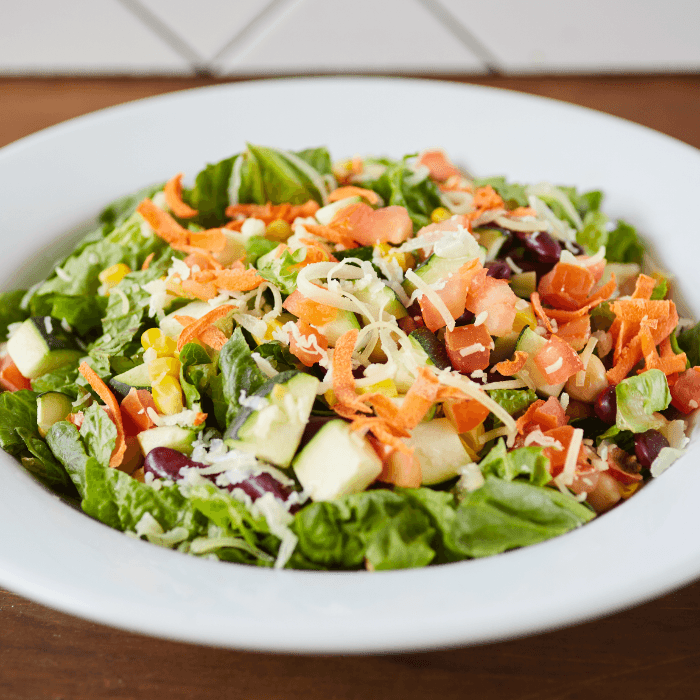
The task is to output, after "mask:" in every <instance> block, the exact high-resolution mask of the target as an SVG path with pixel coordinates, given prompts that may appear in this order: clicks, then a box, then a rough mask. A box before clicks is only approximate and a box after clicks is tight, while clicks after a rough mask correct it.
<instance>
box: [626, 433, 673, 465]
mask: <svg viewBox="0 0 700 700" xmlns="http://www.w3.org/2000/svg"><path fill="white" fill-rule="evenodd" d="M664 447H670V445H669V444H668V440H667V439H666V438H665V437H664V436H663V435H662V434H661V433H660V432H659V431H658V430H647V431H646V432H645V433H637V435H635V436H634V454H635V455H637V459H638V460H639V463H640V464H641V465H642V466H643V467H646V468H647V469H648V468H649V467H650V466H651V464H652V462H653V461H654V460H655V459H656V458H657V457H658V456H659V452H661V450H662V449H663V448H664Z"/></svg>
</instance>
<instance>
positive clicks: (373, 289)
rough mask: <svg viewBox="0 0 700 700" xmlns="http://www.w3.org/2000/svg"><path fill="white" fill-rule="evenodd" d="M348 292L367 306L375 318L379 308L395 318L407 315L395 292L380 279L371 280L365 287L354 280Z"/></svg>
mask: <svg viewBox="0 0 700 700" xmlns="http://www.w3.org/2000/svg"><path fill="white" fill-rule="evenodd" d="M350 293H351V294H353V296H355V297H357V299H358V301H361V302H362V303H363V304H366V305H367V306H368V307H369V310H370V312H371V313H372V315H373V316H374V318H375V319H376V320H379V312H380V310H381V309H384V311H385V312H386V313H387V314H389V315H390V316H393V317H394V318H396V319H399V318H403V317H404V316H407V315H408V311H406V307H405V306H404V305H403V304H402V303H401V302H400V301H399V298H398V296H396V292H395V291H394V290H393V289H392V288H391V287H388V286H387V285H386V284H383V283H382V282H381V281H376V282H373V283H372V284H369V285H368V286H366V287H363V286H361V285H360V284H358V282H355V283H354V284H353V288H352V290H351V292H350Z"/></svg>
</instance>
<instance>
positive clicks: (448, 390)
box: [0, 145, 700, 570]
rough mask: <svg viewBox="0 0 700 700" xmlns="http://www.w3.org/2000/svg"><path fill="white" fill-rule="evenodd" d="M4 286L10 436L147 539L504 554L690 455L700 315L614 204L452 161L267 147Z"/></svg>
mask: <svg viewBox="0 0 700 700" xmlns="http://www.w3.org/2000/svg"><path fill="white" fill-rule="evenodd" d="M182 179H183V175H182V174H178V175H176V176H174V177H173V178H172V179H170V180H169V181H168V182H166V183H165V184H159V185H156V186H153V187H149V188H146V189H144V190H142V191H140V192H137V193H135V194H134V195H131V196H128V197H125V198H122V199H120V200H118V201H116V202H114V203H113V204H111V205H110V206H109V207H107V208H106V209H105V210H104V211H103V212H102V214H101V215H100V217H99V226H98V228H96V229H95V230H94V231H93V232H91V233H90V234H88V235H87V236H85V237H84V238H83V239H82V240H81V241H80V242H79V243H78V245H77V246H76V248H75V249H74V250H73V252H72V253H71V254H70V255H68V256H67V257H66V258H65V259H63V260H61V261H59V263H58V264H57V265H56V266H55V268H54V271H53V273H52V274H51V275H50V276H49V277H48V278H47V279H46V280H43V281H42V282H40V283H38V284H36V285H34V286H33V287H32V288H30V289H28V290H15V291H8V292H4V293H2V294H1V295H0V296H1V298H0V334H2V340H3V341H4V342H3V343H2V345H1V346H0V358H1V359H0V385H1V387H2V390H3V391H2V393H0V446H1V447H2V448H3V449H4V450H6V451H7V452H8V453H10V454H11V455H14V456H15V457H16V458H17V459H18V460H19V461H21V463H22V465H23V466H24V467H25V468H26V469H27V470H28V471H29V472H30V473H31V474H33V475H34V476H35V477H36V478H37V479H39V480H40V481H41V482H43V483H44V484H45V485H47V486H48V487H49V488H51V489H52V490H54V491H55V492H56V493H58V494H60V495H61V497H62V498H63V499H64V500H66V501H68V502H70V503H73V504H75V505H76V506H79V507H80V508H82V510H83V511H84V512H85V513H87V514H88V515H89V516H92V517H93V518H95V519H97V520H100V521H102V522H103V523H105V524H107V525H109V526H111V527H113V528H117V529H119V530H121V531H123V532H125V533H126V534H127V535H128V536H131V537H134V538H140V539H145V540H148V541H149V542H152V543H154V544H158V545H161V546H165V547H169V548H172V549H176V550H178V551H181V552H185V553H189V554H193V555H197V556H205V557H209V558H218V559H221V560H225V561H231V562H236V563H241V564H252V565H259V566H268V567H277V568H281V567H287V568H300V569H368V570H380V569H396V568H407V567H419V566H427V565H434V564H441V563H448V562H454V561H459V560H464V559H471V558H475V557H483V556H489V555H492V554H497V553H500V552H504V551H506V550H510V549H514V548H518V547H523V546H526V545H529V544H534V543H537V542H541V541H543V540H546V539H548V538H551V537H554V536H557V535H561V534H563V533H566V532H568V531H570V530H572V529H574V528H577V527H579V526H581V525H583V524H585V523H586V522H588V521H590V520H591V519H593V518H594V517H596V516H597V515H599V514H601V513H604V512H606V511H608V510H610V509H611V508H613V507H616V506H617V505H618V504H620V503H621V502H622V501H624V500H626V499H627V498H629V497H631V496H632V495H633V494H634V493H636V491H638V490H639V489H640V488H642V487H643V486H644V484H645V483H647V482H648V481H649V480H650V479H652V478H654V477H656V476H658V475H659V474H661V473H662V472H663V471H664V470H665V469H666V468H667V467H668V466H669V465H670V464H671V463H672V462H673V461H674V460H676V459H677V458H678V457H679V456H680V455H681V454H682V452H683V448H684V446H685V445H686V443H687V442H688V438H687V437H686V431H687V418H688V416H689V414H691V413H692V412H693V411H695V410H696V409H697V408H698V405H699V403H700V324H698V325H696V326H694V325H693V324H692V322H690V321H687V320H685V319H681V318H679V315H678V311H677V309H676V306H675V304H674V302H673V301H672V300H671V299H670V298H669V297H670V291H671V289H670V287H671V278H670V277H669V276H668V275H666V274H664V273H661V272H659V271H656V272H650V263H649V261H648V260H645V253H644V247H643V244H642V242H641V241H640V239H639V238H638V236H637V234H636V231H635V229H634V228H633V227H632V226H630V225H629V224H627V223H625V222H622V221H616V222H615V221H611V220H609V218H608V217H607V216H606V215H605V214H604V213H603V211H602V210H601V203H602V194H601V193H600V192H585V193H580V192H578V191H577V190H576V189H574V188H572V187H563V186H555V185H552V184H550V183H538V184H534V185H522V184H516V183H512V182H508V181H507V180H506V179H505V178H503V177H490V178H485V179H484V178H474V177H472V176H470V175H468V174H467V173H465V172H463V171H462V170H460V169H459V168H458V167H457V166H455V165H454V164H453V163H452V162H451V161H450V159H449V158H448V157H447V155H446V154H445V153H444V152H443V151H440V150H429V151H424V152H422V153H420V154H417V155H416V154H413V155H410V156H406V157H404V158H401V159H398V160H394V159H390V158H384V157H355V158H351V159H349V160H345V161H341V162H336V163H334V162H333V161H332V160H331V157H330V155H329V153H328V151H327V150H326V149H324V148H314V149H307V150H304V151H299V152H291V151H285V150H280V149H274V148H266V147H260V146H253V145H249V146H248V147H247V148H246V150H245V151H244V152H242V153H240V154H237V155H234V156H232V157H230V158H227V159H225V160H223V161H221V162H219V163H216V164H212V165H208V166H207V167H206V168H205V169H204V170H203V171H201V172H200V173H199V174H198V175H197V176H196V178H195V179H194V182H193V186H192V187H191V188H190V189H187V188H183V185H182Z"/></svg>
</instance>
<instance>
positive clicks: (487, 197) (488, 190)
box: [468, 185, 505, 219]
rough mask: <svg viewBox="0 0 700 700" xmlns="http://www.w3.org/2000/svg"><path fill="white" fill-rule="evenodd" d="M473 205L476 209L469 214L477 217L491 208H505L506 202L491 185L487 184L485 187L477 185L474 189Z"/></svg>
mask: <svg viewBox="0 0 700 700" xmlns="http://www.w3.org/2000/svg"><path fill="white" fill-rule="evenodd" d="M472 206H473V207H474V210H473V211H472V212H470V213H469V214H468V217H469V218H470V219H477V218H478V217H479V216H481V215H482V214H483V213H484V212H485V211H488V210H489V209H504V208H505V202H504V201H503V199H502V198H501V196H500V195H499V194H498V193H497V192H496V190H494V189H493V187H491V185H486V186H485V187H477V188H476V189H475V190H474V198H473V199H472Z"/></svg>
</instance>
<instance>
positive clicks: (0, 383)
mask: <svg viewBox="0 0 700 700" xmlns="http://www.w3.org/2000/svg"><path fill="white" fill-rule="evenodd" d="M0 387H2V388H3V389H5V390H6V391H19V390H20V389H31V388H32V385H31V382H30V381H29V380H28V379H27V378H26V377H25V376H24V375H23V374H22V373H21V372H20V371H19V370H18V369H17V365H16V364H15V363H14V362H13V361H12V358H11V357H10V356H9V355H5V357H3V358H2V360H0Z"/></svg>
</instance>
